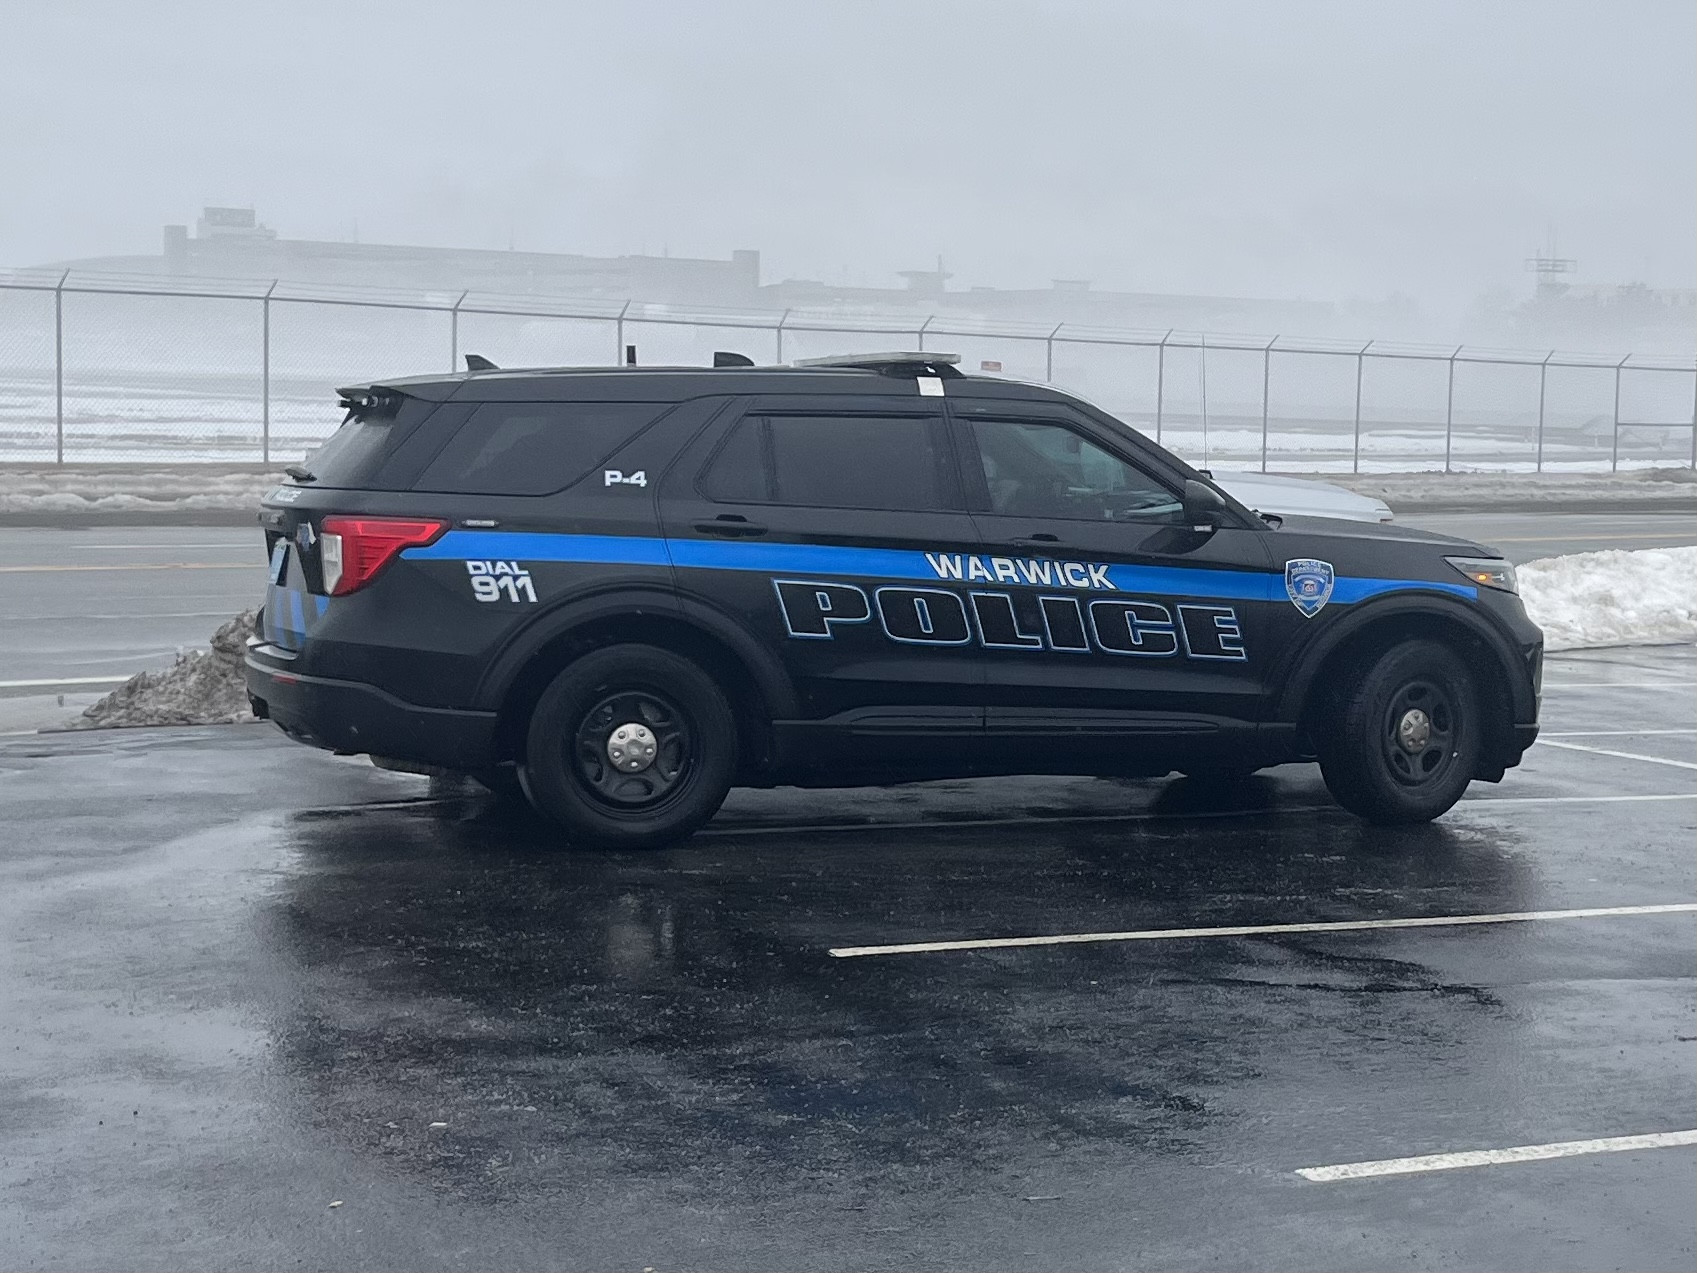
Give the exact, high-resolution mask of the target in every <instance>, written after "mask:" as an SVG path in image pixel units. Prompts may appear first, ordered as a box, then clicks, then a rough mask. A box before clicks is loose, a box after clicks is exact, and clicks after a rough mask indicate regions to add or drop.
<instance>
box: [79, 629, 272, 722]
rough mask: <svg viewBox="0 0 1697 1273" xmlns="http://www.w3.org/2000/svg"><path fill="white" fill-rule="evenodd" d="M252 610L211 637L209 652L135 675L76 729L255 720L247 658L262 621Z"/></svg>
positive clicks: (193, 653)
mask: <svg viewBox="0 0 1697 1273" xmlns="http://www.w3.org/2000/svg"><path fill="white" fill-rule="evenodd" d="M258 617H259V612H258V611H257V610H247V611H244V612H243V613H241V614H238V615H237V616H236V617H235V618H233V619H231V620H230V621H229V622H228V623H226V624H225V625H224V626H223V627H221V628H219V629H218V631H216V632H214V633H213V634H212V648H211V650H209V651H206V652H204V653H203V652H201V651H199V650H193V651H190V652H189V653H187V654H179V655H178V656H177V661H176V663H175V664H174V665H173V666H171V667H168V668H166V669H165V670H164V671H162V672H142V673H139V674H138V675H136V676H132V677H131V678H130V679H129V680H127V681H125V682H124V683H123V684H122V685H120V686H119V687H118V688H117V689H115V690H113V691H112V692H111V693H110V694H108V695H107V696H106V697H105V698H103V699H101V700H100V701H99V702H98V703H96V704H94V706H92V707H90V708H88V709H87V710H86V711H84V712H83V714H82V716H81V717H80V718H79V719H78V720H76V721H75V722H74V723H73V725H74V728H77V729H101V728H108V727H116V726H122V725H227V724H234V723H236V722H239V721H249V720H252V719H253V713H252V712H250V711H249V710H248V703H247V685H246V682H245V681H244V680H243V677H242V654H243V649H244V646H245V645H246V643H247V638H248V635H249V634H250V633H252V632H253V630H254V624H255V623H256V622H257V621H258Z"/></svg>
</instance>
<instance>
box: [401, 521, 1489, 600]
mask: <svg viewBox="0 0 1697 1273" xmlns="http://www.w3.org/2000/svg"><path fill="white" fill-rule="evenodd" d="M668 548H669V549H670V552H669V553H668ZM951 555H952V554H951ZM961 555H962V556H963V557H965V556H974V555H975V556H979V557H987V556H992V555H1000V554H989V553H982V552H981V553H976V554H961ZM1010 555H1011V554H1010ZM401 556H403V557H405V558H406V559H408V560H409V561H469V560H478V561H482V560H505V561H524V562H539V561H557V562H581V563H585V564H594V565H619V566H664V565H667V564H671V565H674V566H678V567H681V568H683V569H691V570H748V571H754V572H757V573H760V574H814V575H842V576H847V577H850V578H866V579H916V580H923V581H925V582H929V583H948V582H956V583H967V582H977V583H981V584H982V583H986V582H987V581H985V580H982V579H980V580H976V581H969V580H944V579H940V578H938V576H937V574H936V572H935V571H934V570H932V569H931V566H930V563H929V562H927V561H926V559H925V554H924V553H922V552H913V551H909V550H907V549H898V548H850V547H840V546H837V545H834V544H781V543H778V544H775V543H758V544H755V543H746V542H725V541H721V540H714V539H673V540H670V541H668V540H664V539H652V538H643V537H639V536H622V535H567V534H538V533H531V532H518V531H513V532H503V531H460V530H452V531H449V532H448V533H447V534H446V535H444V536H442V538H441V539H439V540H437V541H436V542H435V543H434V544H431V545H429V546H427V547H424V548H408V549H407V550H406V551H404V552H403V553H402V554H401ZM1019 560H1039V561H1053V560H1078V559H1074V558H1029V557H1020V558H1019ZM1107 573H1108V578H1109V579H1110V580H1111V581H1112V582H1113V584H1114V586H1115V587H1116V588H1118V589H1120V590H1121V591H1123V592H1129V593H1135V594H1139V595H1142V596H1169V597H1209V598H1218V599H1221V600H1227V601H1288V600H1289V597H1288V594H1287V593H1286V592H1285V581H1284V575H1283V573H1282V572H1281V573H1279V574H1273V573H1270V572H1267V571H1249V570H1202V569H1198V568H1196V567H1194V566H1110V567H1108V572H1107ZM1021 586H1025V585H1021ZM1054 586H1055V587H1056V588H1060V589H1063V590H1068V591H1078V592H1083V591H1088V589H1068V588H1067V585H1065V584H1064V583H1057V584H1055V585H1054ZM1408 591H1422V592H1440V593H1447V594H1449V595H1451V596H1457V597H1465V598H1467V599H1469V600H1472V599H1473V598H1476V597H1477V596H1478V595H1479V590H1478V589H1477V588H1475V587H1473V586H1472V585H1470V584H1462V583H1439V582H1436V581H1434V580H1429V579H1362V578H1346V577H1343V576H1339V577H1338V578H1337V580H1336V582H1335V583H1334V585H1333V589H1332V596H1331V600H1332V601H1335V602H1338V603H1340V604H1342V605H1349V604H1351V603H1353V602H1357V601H1365V600H1367V599H1368V598H1370V597H1376V596H1380V595H1382V594H1384V593H1387V592H1408Z"/></svg>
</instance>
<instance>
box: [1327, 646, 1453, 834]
mask: <svg viewBox="0 0 1697 1273" xmlns="http://www.w3.org/2000/svg"><path fill="white" fill-rule="evenodd" d="M1354 674H1355V682H1354V684H1353V685H1350V686H1347V687H1346V688H1345V689H1344V690H1343V693H1342V697H1341V699H1340V700H1339V702H1338V704H1337V707H1336V709H1335V711H1334V712H1333V713H1332V714H1331V716H1330V718H1329V719H1327V720H1326V721H1324V722H1323V723H1322V726H1321V730H1320V731H1319V732H1320V734H1321V737H1320V738H1319V739H1317V740H1316V742H1317V746H1318V750H1319V753H1320V773H1321V776H1322V777H1324V778H1325V780H1326V787H1327V789H1328V790H1330V791H1331V793H1332V796H1333V798H1334V799H1336V800H1337V802H1338V803H1339V804H1341V805H1342V806H1343V807H1344V808H1346V809H1348V810H1349V811H1350V812H1351V813H1354V814H1357V815H1358V816H1360V817H1363V818H1365V819H1367V821H1369V822H1374V823H1379V824H1381V825H1397V824H1407V823H1415V822H1430V821H1431V820H1432V819H1433V818H1436V817H1437V816H1438V815H1439V814H1442V813H1444V812H1446V811H1447V810H1448V809H1449V808H1450V807H1451V806H1452V805H1454V804H1455V802H1456V801H1457V800H1460V799H1461V795H1462V793H1463V792H1464V791H1466V790H1467V784H1468V783H1469V782H1471V781H1472V780H1473V774H1474V772H1475V770H1476V769H1477V768H1478V760H1479V753H1480V745H1481V742H1482V739H1483V736H1484V727H1483V726H1484V722H1483V721H1482V720H1481V719H1480V716H1479V694H1478V691H1477V689H1476V688H1475V686H1474V683H1473V677H1472V674H1471V673H1470V672H1469V671H1468V669H1467V665H1466V664H1465V663H1463V662H1462V660H1461V658H1460V657H1459V656H1458V655H1457V654H1456V653H1455V651H1454V650H1452V649H1450V648H1449V647H1448V646H1445V645H1441V644H1439V643H1438V642H1436V641H1426V640H1420V641H1405V642H1403V643H1402V644H1401V645H1396V646H1393V647H1392V648H1391V649H1389V650H1387V651H1385V653H1383V654H1381V655H1380V656H1379V657H1378V658H1376V659H1374V660H1372V661H1371V662H1367V663H1362V664H1357V665H1356V668H1355V669H1354Z"/></svg>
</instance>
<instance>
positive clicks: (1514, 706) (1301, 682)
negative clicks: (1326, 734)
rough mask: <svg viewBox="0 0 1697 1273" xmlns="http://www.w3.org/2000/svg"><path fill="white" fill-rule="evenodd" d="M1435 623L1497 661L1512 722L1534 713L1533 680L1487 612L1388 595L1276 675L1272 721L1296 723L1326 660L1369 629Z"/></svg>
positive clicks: (1444, 600) (1438, 597) (1354, 612)
mask: <svg viewBox="0 0 1697 1273" xmlns="http://www.w3.org/2000/svg"><path fill="white" fill-rule="evenodd" d="M1399 615H1400V616H1406V617H1410V618H1423V619H1440V620H1443V621H1445V622H1449V623H1454V624H1455V625H1456V626H1458V627H1460V628H1463V629H1465V630H1466V631H1467V632H1469V633H1470V634H1472V635H1473V636H1475V637H1477V638H1478V639H1479V640H1480V641H1481V642H1482V643H1483V644H1484V646H1485V648H1486V649H1488V650H1490V651H1491V654H1492V656H1493V657H1494V658H1495V659H1496V661H1497V664H1498V667H1497V671H1498V672H1499V674H1500V676H1501V683H1502V684H1504V685H1506V686H1507V687H1508V692H1509V703H1510V708H1511V710H1512V712H1513V714H1514V717H1515V719H1516V720H1531V719H1532V718H1533V715H1534V713H1535V704H1534V699H1533V691H1532V681H1531V677H1530V676H1529V675H1528V674H1527V671H1526V668H1525V666H1524V665H1523V664H1522V662H1521V660H1520V659H1519V657H1518V653H1517V650H1516V646H1515V642H1514V638H1513V637H1512V636H1511V635H1510V634H1509V633H1508V632H1507V631H1505V630H1504V629H1503V628H1502V627H1501V626H1499V625H1498V624H1497V623H1496V622H1495V620H1494V619H1493V618H1492V617H1491V616H1490V615H1489V614H1487V613H1485V612H1482V611H1481V610H1479V609H1478V608H1477V607H1475V606H1470V605H1466V604H1464V603H1462V602H1460V601H1457V600H1454V599H1452V598H1450V597H1446V596H1444V595H1442V594H1439V593H1430V592H1428V593H1416V592H1407V593H1393V594H1390V595H1388V596H1383V597H1377V598H1374V599H1372V600H1369V601H1362V602H1357V603H1356V604H1355V605H1353V606H1351V607H1350V609H1349V613H1348V615H1346V616H1345V617H1343V618H1342V619H1340V620H1339V621H1338V622H1336V623H1334V624H1332V625H1331V626H1330V627H1328V628H1327V629H1326V630H1325V631H1324V632H1323V633H1322V634H1321V635H1320V636H1318V637H1316V638H1315V639H1314V640H1312V641H1310V642H1309V643H1308V644H1307V645H1305V646H1303V647H1302V648H1301V649H1300V650H1299V651H1297V652H1296V654H1295V656H1294V658H1293V659H1292V660H1291V661H1289V662H1287V663H1286V664H1285V666H1284V667H1283V668H1281V669H1279V670H1278V671H1277V672H1276V673H1275V676H1276V678H1277V680H1279V681H1280V682H1282V684H1283V686H1284V688H1283V689H1282V690H1281V691H1280V692H1279V696H1278V698H1277V700H1276V702H1275V704H1274V710H1273V719H1274V720H1276V721H1281V722H1290V723H1295V722H1297V721H1299V720H1300V719H1301V717H1302V712H1303V709H1304V708H1305V707H1306V706H1307V705H1308V703H1309V701H1310V693H1311V690H1312V688H1313V683H1314V678H1315V676H1316V675H1318V673H1319V671H1320V668H1321V667H1322V666H1323V665H1324V664H1325V662H1326V660H1327V659H1328V658H1330V657H1331V656H1332V655H1333V654H1335V653H1336V652H1337V651H1338V650H1339V649H1341V648H1342V647H1343V646H1344V645H1345V644H1346V643H1347V642H1349V641H1351V640H1353V639H1354V638H1355V637H1357V636H1359V635H1360V634H1361V632H1363V631H1364V630H1365V629H1366V628H1367V627H1368V626H1369V625H1371V624H1374V623H1378V622H1379V621H1380V620H1382V619H1387V618H1393V617H1396V616H1399Z"/></svg>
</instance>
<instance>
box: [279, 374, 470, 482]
mask: <svg viewBox="0 0 1697 1273" xmlns="http://www.w3.org/2000/svg"><path fill="white" fill-rule="evenodd" d="M436 406H437V404H436V403H434V402H422V401H420V400H419V399H417V398H405V397H403V398H400V399H399V401H398V403H396V404H395V406H394V407H393V409H392V413H391V412H385V411H384V410H383V409H382V408H378V409H377V410H374V411H367V412H365V413H363V414H360V413H356V414H354V415H351V416H349V417H348V418H347V419H346V420H344V421H343V422H342V427H341V428H339V429H337V430H336V431H335V432H334V433H332V434H331V435H330V436H329V437H328V438H327V439H325V441H324V443H323V444H322V445H321V446H319V448H318V449H317V450H316V451H312V452H309V453H308V454H307V457H306V459H305V460H303V461H302V462H301V466H302V467H303V468H305V469H306V470H307V472H309V473H311V474H312V475H313V478H314V479H315V481H314V485H317V486H335V487H365V488H371V487H376V486H378V481H377V474H378V470H380V469H381V468H382V467H383V465H384V463H385V462H386V461H387V460H388V459H389V458H390V457H391V456H393V455H394V454H395V453H396V452H397V451H399V450H400V448H401V444H402V443H403V442H405V441H406V440H407V439H408V438H409V437H411V436H412V434H413V431H414V430H415V429H417V428H418V426H419V425H421V424H423V423H424V421H425V420H426V419H428V418H429V416H430V415H431V413H432V412H433V411H435V410H436Z"/></svg>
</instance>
